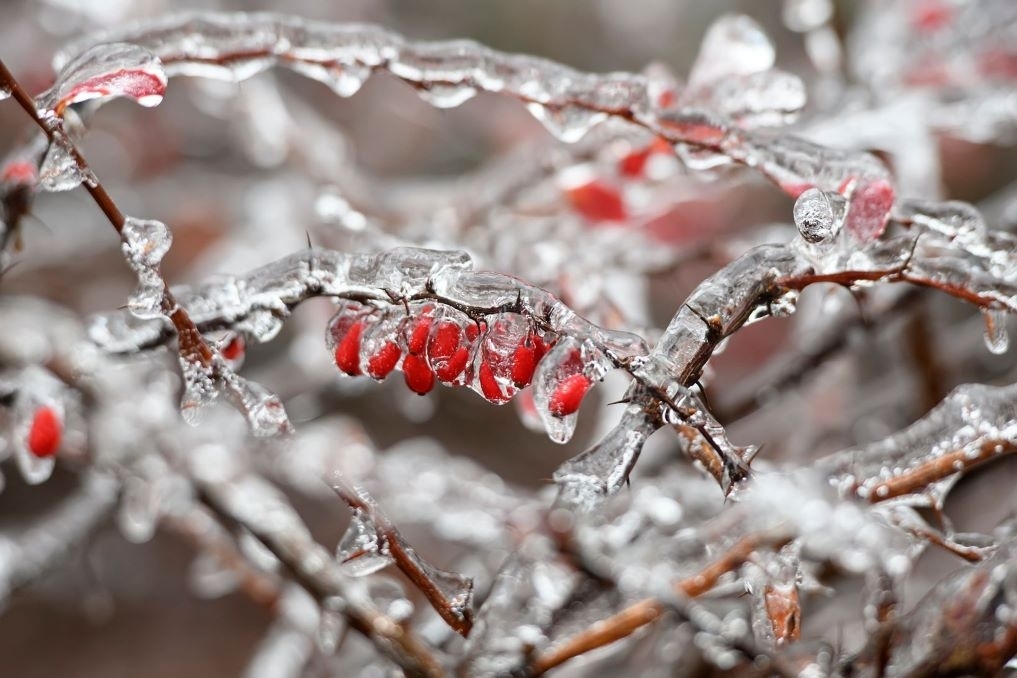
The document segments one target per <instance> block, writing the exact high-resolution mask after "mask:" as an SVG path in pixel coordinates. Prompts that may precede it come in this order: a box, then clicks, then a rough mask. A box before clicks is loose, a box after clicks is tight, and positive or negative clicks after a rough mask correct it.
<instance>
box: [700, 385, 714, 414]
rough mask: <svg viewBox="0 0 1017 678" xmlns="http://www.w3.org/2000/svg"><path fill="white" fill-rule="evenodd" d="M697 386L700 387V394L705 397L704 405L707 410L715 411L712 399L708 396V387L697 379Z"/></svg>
mask: <svg viewBox="0 0 1017 678" xmlns="http://www.w3.org/2000/svg"><path fill="white" fill-rule="evenodd" d="M696 386H698V387H699V394H700V395H701V396H703V404H704V405H706V409H708V410H710V411H711V412H712V411H713V406H712V405H711V404H710V399H709V398H708V397H707V396H706V387H705V386H703V382H702V381H700V380H699V379H696Z"/></svg>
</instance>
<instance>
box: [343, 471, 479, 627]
mask: <svg viewBox="0 0 1017 678" xmlns="http://www.w3.org/2000/svg"><path fill="white" fill-rule="evenodd" d="M333 489H334V490H335V492H336V494H338V495H339V497H340V498H341V499H342V500H343V501H345V502H346V504H347V505H348V506H349V507H350V509H352V510H354V511H362V512H364V513H365V514H366V515H367V516H368V517H369V518H370V519H371V522H372V523H374V526H375V528H376V529H377V534H378V541H379V543H380V544H383V545H384V546H383V548H384V549H386V550H387V552H388V554H389V555H391V556H392V559H393V560H394V561H395V564H396V567H398V568H399V570H400V571H401V572H402V573H403V574H404V575H406V577H407V579H409V580H410V581H411V582H413V585H414V586H416V587H417V588H418V589H419V590H420V592H421V593H423V594H424V597H425V598H427V602H429V603H430V604H431V607H433V608H434V611H435V612H437V613H438V615H439V616H440V617H441V618H442V619H443V620H444V621H445V623H446V624H448V625H449V626H450V627H451V628H452V629H453V630H455V632H456V633H458V634H459V635H461V636H463V637H466V636H467V635H469V633H470V629H471V628H473V610H472V609H471V608H470V606H469V605H468V604H467V605H456V604H455V603H453V602H452V601H451V600H449V599H448V597H447V596H446V595H445V594H444V592H442V590H441V588H440V587H439V586H438V585H437V584H436V583H435V582H434V581H433V580H432V579H431V577H430V575H429V574H428V572H427V571H425V570H424V568H423V567H421V563H420V556H418V555H417V554H416V552H415V551H414V550H413V548H412V547H411V546H410V545H409V544H407V543H406V541H405V540H404V539H403V538H402V535H400V534H399V530H397V529H396V528H395V526H394V525H393V524H392V523H391V521H389V519H388V517H387V516H385V515H384V514H383V513H382V512H381V510H380V509H379V508H378V506H377V505H376V504H375V503H374V501H373V500H371V499H370V498H369V497H368V496H367V495H366V493H365V491H364V490H363V489H361V488H357V489H356V490H355V489H353V488H350V487H348V486H346V485H345V484H344V483H342V482H339V481H336V483H335V484H334V485H333Z"/></svg>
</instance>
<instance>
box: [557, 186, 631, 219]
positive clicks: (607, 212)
mask: <svg viewBox="0 0 1017 678" xmlns="http://www.w3.org/2000/svg"><path fill="white" fill-rule="evenodd" d="M565 195H566V196H567V197H568V199H569V202H571V203H572V208H573V209H574V210H575V211H576V212H579V213H580V214H581V215H583V216H584V217H586V218H587V219H589V220H590V221H624V220H625V219H626V218H627V217H628V213H627V211H626V209H625V203H624V201H623V200H622V196H621V193H619V192H618V189H617V188H615V187H614V186H611V185H609V184H606V183H604V182H603V181H599V180H597V179H594V180H592V181H589V182H587V183H585V184H583V185H582V186H576V187H574V188H570V189H568V190H566V191H565Z"/></svg>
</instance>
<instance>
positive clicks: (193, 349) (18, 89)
mask: <svg viewBox="0 0 1017 678" xmlns="http://www.w3.org/2000/svg"><path fill="white" fill-rule="evenodd" d="M0 87H3V88H6V89H8V90H9V91H10V93H11V96H12V97H13V98H14V100H15V101H17V103H18V105H19V106H21V108H22V110H24V111H25V113H26V114H27V115H28V116H29V117H30V118H31V119H32V121H33V122H34V123H35V124H36V125H38V126H39V128H40V129H41V130H42V131H43V133H44V134H45V135H46V137H47V138H48V139H49V141H50V144H51V145H58V146H61V147H62V148H64V149H65V150H67V152H68V153H70V155H71V157H72V158H73V159H74V162H75V163H76V164H77V166H78V169H79V170H80V171H81V172H83V173H84V174H85V175H86V176H89V177H93V179H92V180H88V181H84V182H83V185H84V187H85V190H86V191H88V194H89V195H90V196H92V200H94V201H95V204H96V205H98V206H99V209H100V210H102V213H103V214H105V215H106V218H107V219H108V220H109V222H110V224H112V225H113V228H114V229H115V230H116V232H117V235H120V236H121V238H122V237H123V230H124V224H125V223H126V217H125V216H124V213H123V212H121V211H120V208H119V207H117V204H116V203H115V202H114V201H113V198H112V197H111V196H110V194H109V193H108V192H107V191H106V188H105V187H104V186H103V185H102V182H100V181H99V180H98V179H97V178H94V176H95V175H94V173H93V172H92V169H91V168H90V167H89V166H88V162H87V161H86V160H85V157H84V156H83V155H82V154H81V151H79V150H78V148H77V146H75V145H74V142H72V141H71V140H70V138H69V137H68V136H67V132H66V131H65V130H64V128H63V121H62V119H61V118H60V117H58V116H55V115H54V116H53V117H52V118H50V119H49V120H43V119H42V117H41V116H40V115H39V111H38V110H37V108H36V106H35V101H34V100H33V99H32V97H31V96H30V95H29V94H28V92H26V91H25V89H24V88H23V87H22V86H21V84H20V83H19V82H18V81H17V79H16V78H15V77H14V75H13V74H12V73H11V72H10V70H9V69H8V68H7V65H6V64H5V63H4V62H3V59H0ZM161 308H162V312H163V313H164V314H165V315H166V317H167V318H169V319H170V322H172V323H173V327H174V328H175V329H176V332H177V341H178V343H179V348H180V354H181V355H182V356H184V357H186V358H188V359H192V360H197V361H198V362H199V363H201V365H202V366H204V367H210V366H211V365H212V356H213V351H212V349H211V347H209V345H208V343H206V342H205V339H204V337H202V336H201V333H200V332H199V331H198V328H197V327H195V325H194V322H193V321H192V320H191V318H190V316H189V315H188V314H187V311H186V310H184V308H183V307H182V306H180V305H179V304H177V301H176V299H175V298H174V297H173V293H172V292H171V291H170V289H169V285H168V284H167V283H166V281H165V280H164V281H163V293H162V301H161Z"/></svg>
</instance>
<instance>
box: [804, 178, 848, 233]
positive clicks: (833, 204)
mask: <svg viewBox="0 0 1017 678" xmlns="http://www.w3.org/2000/svg"><path fill="white" fill-rule="evenodd" d="M846 209H847V201H845V200H844V198H842V197H841V196H839V195H836V194H830V193H826V192H824V191H821V190H819V189H818V188H810V189H809V190H807V191H805V192H804V193H802V194H801V195H800V196H798V200H796V201H795V207H794V220H795V226H797V227H798V232H799V233H801V235H802V238H804V239H805V240H806V242H809V243H812V244H814V245H815V244H819V243H826V242H829V241H831V240H832V239H833V238H834V237H836V236H837V234H838V233H839V232H840V228H841V224H842V222H843V219H844V215H845V213H846Z"/></svg>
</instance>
